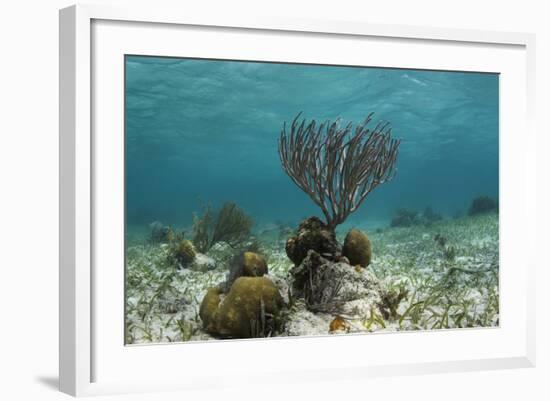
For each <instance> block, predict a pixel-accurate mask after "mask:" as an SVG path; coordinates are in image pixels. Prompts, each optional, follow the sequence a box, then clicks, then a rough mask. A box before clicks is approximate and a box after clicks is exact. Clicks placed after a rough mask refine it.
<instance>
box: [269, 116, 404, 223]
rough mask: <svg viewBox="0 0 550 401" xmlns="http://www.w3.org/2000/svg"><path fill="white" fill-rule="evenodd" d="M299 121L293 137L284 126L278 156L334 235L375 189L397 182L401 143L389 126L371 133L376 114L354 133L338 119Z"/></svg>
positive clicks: (369, 117) (297, 118)
mask: <svg viewBox="0 0 550 401" xmlns="http://www.w3.org/2000/svg"><path fill="white" fill-rule="evenodd" d="M300 116H301V113H299V114H298V115H297V116H296V117H295V118H294V120H293V121H292V126H291V128H290V133H287V131H286V123H285V125H284V126H283V130H282V131H281V135H280V137H279V157H280V159H281V163H282V166H283V169H284V170H285V172H286V173H287V174H288V176H289V177H290V178H291V179H292V181H293V182H294V183H295V184H296V185H297V186H298V187H299V188H300V189H302V191H304V192H305V193H306V194H308V196H309V197H310V198H311V199H312V200H313V202H315V204H316V205H317V206H319V207H320V208H321V211H322V212H323V214H324V216H325V219H326V222H327V225H328V226H329V228H330V229H332V230H334V229H335V228H336V226H337V225H338V224H340V223H342V222H344V221H345V220H346V218H347V217H348V216H349V215H350V214H351V213H353V212H355V211H356V210H357V208H358V207H359V206H360V205H361V203H362V202H363V201H364V200H365V198H366V197H367V195H368V194H369V193H370V192H371V191H372V190H373V189H374V188H376V187H377V186H378V185H380V184H382V183H384V182H386V181H388V180H390V179H391V178H393V176H394V174H395V171H396V169H395V163H396V160H397V153H398V148H399V143H400V140H399V139H394V138H392V137H391V126H390V123H388V122H384V123H383V122H379V123H378V124H377V125H376V126H375V127H374V128H373V129H372V130H371V129H369V128H367V125H368V124H369V123H370V121H371V120H372V116H373V113H370V114H369V115H368V116H367V118H366V119H365V120H364V121H363V122H362V123H361V124H359V125H357V126H356V127H355V128H354V129H353V125H352V123H351V122H350V123H348V124H347V125H346V126H344V127H340V126H339V120H336V121H334V122H331V121H326V122H323V123H321V124H320V125H318V124H317V123H316V122H315V120H311V122H309V123H308V124H307V125H306V121H305V119H300Z"/></svg>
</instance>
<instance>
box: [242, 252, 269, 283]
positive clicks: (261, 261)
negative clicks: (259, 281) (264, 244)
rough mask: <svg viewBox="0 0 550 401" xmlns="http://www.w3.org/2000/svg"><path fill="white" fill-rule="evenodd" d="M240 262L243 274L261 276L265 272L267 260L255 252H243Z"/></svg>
mask: <svg viewBox="0 0 550 401" xmlns="http://www.w3.org/2000/svg"><path fill="white" fill-rule="evenodd" d="M241 263H242V269H243V271H242V272H243V276H247V277H261V276H263V275H264V274H267V262H266V261H265V258H264V257H263V256H262V255H259V254H257V253H255V252H244V253H243V254H242V259H241Z"/></svg>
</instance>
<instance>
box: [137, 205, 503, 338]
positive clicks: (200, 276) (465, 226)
mask: <svg viewBox="0 0 550 401" xmlns="http://www.w3.org/2000/svg"><path fill="white" fill-rule="evenodd" d="M349 228H351V227H349V226H348V227H339V230H338V236H339V240H340V241H342V239H343V238H342V237H343V236H344V235H345V232H346V231H347V229H349ZM357 228H360V229H364V230H365V231H366V232H367V234H368V236H369V238H370V240H371V243H372V248H373V260H372V262H371V264H370V266H369V267H368V268H367V274H369V277H372V276H375V277H376V279H377V281H378V282H379V286H380V288H382V289H383V290H384V291H386V292H387V291H392V290H394V291H397V290H398V289H399V288H400V287H402V288H406V289H407V295H406V297H405V298H404V299H403V300H402V301H401V302H400V303H399V306H398V308H397V314H396V316H393V317H386V318H385V317H384V316H383V314H382V313H381V312H380V310H379V309H378V308H377V307H376V302H377V300H375V299H365V304H369V305H370V306H369V307H366V308H365V307H362V308H358V309H356V310H354V311H353V312H352V313H348V314H346V315H345V316H344V318H345V320H346V322H347V324H348V329H347V332H350V333H360V332H364V333H369V332H380V331H390V332H396V331H401V330H423V329H428V330H432V329H450V328H462V327H495V326H498V324H499V287H498V283H499V280H498V277H499V275H498V271H499V238H498V233H499V230H498V214H486V215H480V216H474V217H462V218H458V219H452V220H450V219H449V220H443V221H440V222H436V223H433V224H431V225H428V226H425V225H417V226H412V227H404V228H391V227H388V228H379V229H374V230H373V229H365V228H364V227H361V226H358V227H357ZM129 233H131V235H129V236H128V238H127V240H128V246H127V271H126V277H127V283H126V296H127V298H126V299H127V304H126V342H127V344H140V343H158V342H181V341H197V340H198V341H205V340H217V339H216V338H214V337H212V336H211V335H209V334H208V333H206V332H204V331H203V329H202V322H201V319H200V317H199V308H200V303H201V300H202V298H203V296H204V294H205V293H206V290H207V289H208V288H209V287H212V286H215V285H217V284H219V283H221V282H223V281H224V280H225V277H226V274H227V273H228V264H229V261H230V260H231V258H232V255H233V254H232V252H231V249H230V248H229V247H228V246H226V245H225V244H223V243H220V244H216V245H215V246H214V247H213V248H212V249H211V250H210V251H209V252H208V253H207V255H208V256H210V257H212V258H213V259H215V260H216V264H217V267H216V268H215V269H214V270H211V271H207V272H201V271H193V270H190V269H178V268H177V267H176V266H173V265H170V264H169V263H168V262H167V260H168V258H167V252H168V245H166V244H150V243H147V241H146V240H145V238H146V235H147V227H134V228H133V229H132V230H129ZM437 234H439V235H441V236H443V237H445V238H446V245H445V247H442V246H441V245H440V244H438V243H437V241H435V240H434V237H435V236H436V235H437ZM289 235H290V234H289V233H288V228H287V229H283V228H281V227H270V226H266V227H264V228H258V230H257V232H256V239H257V240H259V242H260V244H261V248H260V250H261V251H260V253H261V254H262V255H263V256H264V257H265V258H266V259H267V262H268V266H269V277H271V278H272V279H273V281H275V282H277V283H278V285H279V288H281V287H280V286H281V285H282V286H283V287H284V285H285V283H286V282H287V280H288V271H289V269H290V268H291V267H292V262H291V261H290V260H289V259H288V258H287V256H286V253H285V250H284V246H285V241H286V239H287V237H288V236H289ZM451 247H452V248H453V249H454V251H455V252H454V255H449V252H447V255H446V252H445V249H447V250H449V249H450V248H451ZM451 253H452V252H451ZM281 283H282V284H281ZM281 292H284V290H282V291H281ZM281 295H282V296H283V298H285V299H286V300H288V295H287V294H284V293H282V294H281ZM378 301H379V299H378ZM291 315H292V317H293V320H292V322H291V324H289V325H288V328H287V329H285V331H284V332H282V333H280V334H279V335H280V336H288V335H328V334H329V326H330V322H331V321H332V320H333V319H334V318H335V316H334V315H331V314H324V313H318V314H313V313H312V312H309V311H307V310H306V309H305V307H304V305H303V304H302V303H300V302H299V301H298V302H294V306H293V311H292V312H291ZM337 333H338V334H341V333H342V332H337Z"/></svg>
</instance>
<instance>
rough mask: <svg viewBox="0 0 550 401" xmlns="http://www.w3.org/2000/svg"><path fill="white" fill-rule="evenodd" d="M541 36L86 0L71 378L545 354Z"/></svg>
mask: <svg viewBox="0 0 550 401" xmlns="http://www.w3.org/2000/svg"><path fill="white" fill-rule="evenodd" d="M533 47H534V38H533V36H532V35H528V34H509V33H496V32H476V31H463V30H447V29H433V28H430V29H428V28H421V27H402V26H381V25H372V24H368V23H348V22H346V23H335V22H327V21H302V20H292V19H290V18H289V19H284V20H278V19H258V18H254V19H250V20H245V19H243V20H242V21H232V20H218V19H216V18H213V17H209V16H191V15H185V14H182V15H180V14H178V12H174V13H165V12H161V11H158V10H157V11H155V10H153V9H150V10H149V9H137V8H136V9H112V8H107V7H103V6H73V7H70V8H67V9H64V10H62V11H61V13H60V51H61V54H60V78H61V79H60V99H61V101H60V136H61V139H60V155H61V160H60V182H61V194H60V202H61V222H60V232H61V234H60V235H61V238H60V240H61V257H60V260H61V261H60V387H61V390H62V391H64V392H67V393H70V394H73V395H89V394H105V393H115V392H132V391H154V390H167V389H197V388H203V387H207V386H232V385H236V384H238V382H239V381H238V377H242V375H246V376H247V377H249V378H253V379H254V380H258V381H260V382H261V381H262V380H265V379H263V377H266V376H268V375H269V377H271V378H273V377H274V376H276V377H278V378H279V379H280V380H283V381H285V380H286V381H291V380H294V378H296V377H299V378H300V380H320V379H326V378H327V377H332V378H338V377H343V376H344V375H345V376H346V377H350V376H351V377H357V379H359V378H361V377H365V376H367V377H369V376H370V377H372V376H379V375H399V374H403V373H404V372H407V373H411V372H414V373H423V372H426V373H428V372H437V371H459V370H473V369H497V368H508V367H522V366H524V367H527V366H533V364H534V349H535V348H534V346H535V344H534V318H533V317H534V285H533V264H534V263H535V261H534V260H531V259H530V258H531V255H532V252H530V251H529V249H530V247H531V246H532V245H531V244H532V243H533V241H532V239H531V238H530V235H533V234H531V233H534V230H533V229H532V228H533V226H534V221H535V217H536V216H535V209H534V187H535V181H534V171H535V160H534V151H533V148H534V143H535V140H534V133H533V132H532V130H531V125H530V124H531V119H532V116H531V113H532V110H533V105H532V101H533V99H532V97H533V93H532V91H533V85H534V71H533V57H534V50H533ZM220 355H223V358H220ZM182 360H185V361H188V363H186V364H181V361H182ZM213 361H216V362H215V363H213ZM266 361H269V363H266Z"/></svg>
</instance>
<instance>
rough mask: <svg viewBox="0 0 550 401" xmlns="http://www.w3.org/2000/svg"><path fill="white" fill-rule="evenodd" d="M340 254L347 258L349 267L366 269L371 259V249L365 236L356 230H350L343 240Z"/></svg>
mask: <svg viewBox="0 0 550 401" xmlns="http://www.w3.org/2000/svg"><path fill="white" fill-rule="evenodd" d="M342 254H343V255H344V256H345V257H347V258H348V260H349V264H350V265H353V266H357V265H360V266H362V267H367V266H368V265H369V264H370V261H371V258H372V248H371V244H370V240H369V237H367V234H365V233H364V232H362V231H360V230H357V229H356V228H353V229H351V230H350V231H349V232H348V234H347V235H346V238H345V240H344V248H343V249H342Z"/></svg>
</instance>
